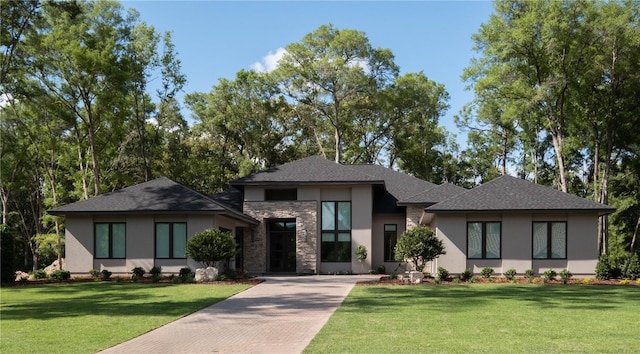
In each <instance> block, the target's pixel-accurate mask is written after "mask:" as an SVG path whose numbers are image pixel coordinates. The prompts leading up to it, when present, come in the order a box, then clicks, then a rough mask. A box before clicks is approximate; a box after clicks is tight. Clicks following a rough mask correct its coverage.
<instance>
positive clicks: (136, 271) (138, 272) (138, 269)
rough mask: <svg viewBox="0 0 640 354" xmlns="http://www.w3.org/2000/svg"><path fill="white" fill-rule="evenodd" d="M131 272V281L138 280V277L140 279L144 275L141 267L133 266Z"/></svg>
mask: <svg viewBox="0 0 640 354" xmlns="http://www.w3.org/2000/svg"><path fill="white" fill-rule="evenodd" d="M131 272H132V273H133V274H131V279H132V280H133V281H138V279H141V278H142V277H143V276H144V273H146V271H145V270H144V269H143V268H142V267H135V268H133V269H131Z"/></svg>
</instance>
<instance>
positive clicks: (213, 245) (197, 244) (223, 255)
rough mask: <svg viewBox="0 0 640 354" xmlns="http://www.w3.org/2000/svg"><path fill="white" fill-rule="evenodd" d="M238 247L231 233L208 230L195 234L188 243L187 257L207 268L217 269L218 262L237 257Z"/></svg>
mask: <svg viewBox="0 0 640 354" xmlns="http://www.w3.org/2000/svg"><path fill="white" fill-rule="evenodd" d="M236 248H237V245H236V242H235V240H234V239H233V236H231V234H230V233H229V232H225V231H222V230H218V229H208V230H204V231H202V232H199V233H197V234H195V235H194V236H193V237H192V238H191V239H189V241H188V242H187V249H186V253H187V256H188V257H190V258H192V259H193V260H195V261H196V262H200V263H202V264H203V265H204V266H205V267H215V265H216V263H217V262H220V261H224V260H227V259H229V258H231V257H233V256H235V255H236V254H237V253H238V251H237V249H236Z"/></svg>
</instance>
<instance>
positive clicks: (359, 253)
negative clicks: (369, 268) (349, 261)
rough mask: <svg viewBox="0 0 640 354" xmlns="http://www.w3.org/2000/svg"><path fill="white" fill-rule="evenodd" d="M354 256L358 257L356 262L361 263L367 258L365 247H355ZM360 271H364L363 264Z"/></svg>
mask: <svg viewBox="0 0 640 354" xmlns="http://www.w3.org/2000/svg"><path fill="white" fill-rule="evenodd" d="M356 258H358V262H360V264H362V262H364V261H365V260H366V259H367V248H366V247H365V246H363V245H358V248H357V249H356ZM362 267H363V269H362V271H363V272H364V265H363V266H362Z"/></svg>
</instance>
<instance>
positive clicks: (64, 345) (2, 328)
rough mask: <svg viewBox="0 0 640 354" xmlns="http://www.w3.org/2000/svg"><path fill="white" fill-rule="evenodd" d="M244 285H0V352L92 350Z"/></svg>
mask: <svg viewBox="0 0 640 354" xmlns="http://www.w3.org/2000/svg"><path fill="white" fill-rule="evenodd" d="M249 287H250V285H199V284H183V285H175V284H135V283H112V282H95V283H72V284H49V285H42V286H18V287H11V288H6V287H5V288H2V289H0V353H94V352H96V351H99V350H102V349H105V348H108V347H110V346H113V345H115V344H117V343H121V342H124V341H126V340H128V339H131V338H133V337H136V336H138V335H140V334H142V333H145V332H148V331H149V330H151V329H154V328H157V327H160V326H162V325H164V324H166V323H168V322H171V321H173V320H175V319H177V318H180V317H183V316H184V315H186V314H189V313H192V312H194V311H196V310H199V309H201V308H204V307H206V306H208V305H211V304H214V303H216V302H218V301H221V300H223V299H226V298H227V297H229V296H231V295H233V294H236V293H238V292H241V291H243V290H245V289H247V288H249Z"/></svg>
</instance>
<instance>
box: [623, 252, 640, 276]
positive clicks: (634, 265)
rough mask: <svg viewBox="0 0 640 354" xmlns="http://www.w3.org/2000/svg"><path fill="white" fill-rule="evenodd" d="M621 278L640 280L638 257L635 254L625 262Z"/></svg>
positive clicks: (639, 258) (639, 259) (639, 260)
mask: <svg viewBox="0 0 640 354" xmlns="http://www.w3.org/2000/svg"><path fill="white" fill-rule="evenodd" d="M622 276H623V277H625V278H629V279H632V280H635V279H640V257H638V254H637V253H635V254H633V256H631V257H629V258H628V259H627V261H626V262H625V265H624V267H623V270H622Z"/></svg>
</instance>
